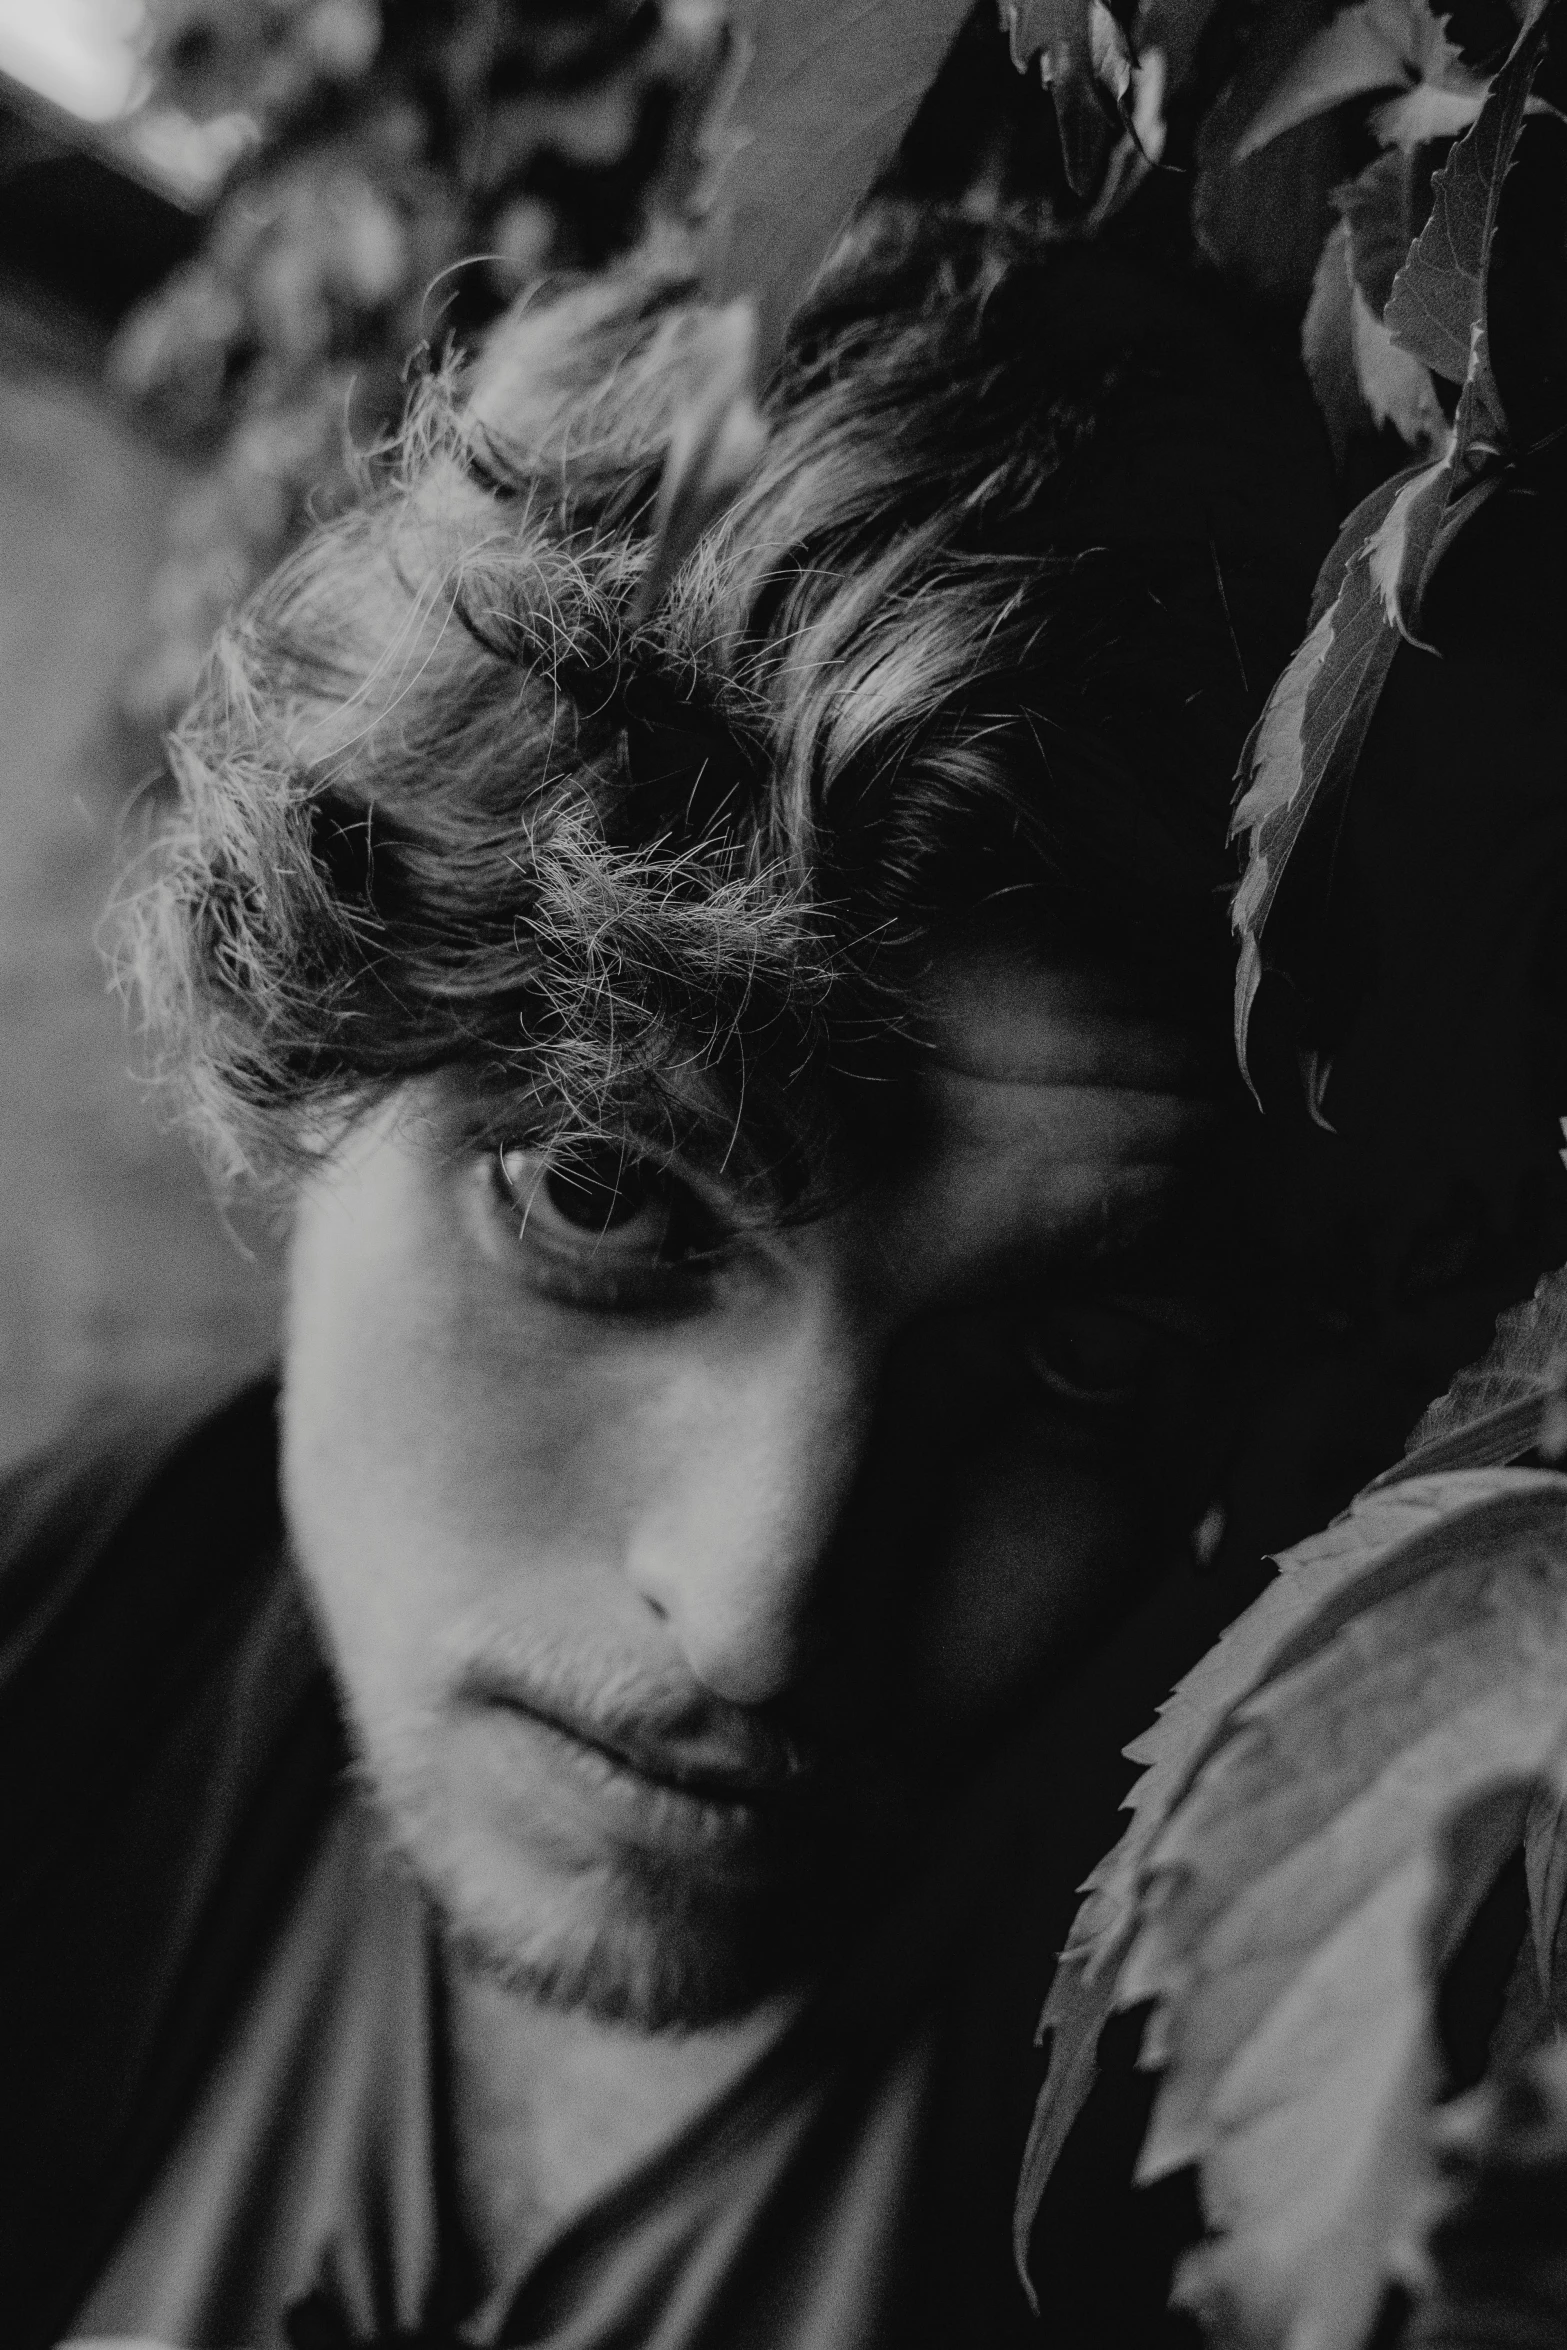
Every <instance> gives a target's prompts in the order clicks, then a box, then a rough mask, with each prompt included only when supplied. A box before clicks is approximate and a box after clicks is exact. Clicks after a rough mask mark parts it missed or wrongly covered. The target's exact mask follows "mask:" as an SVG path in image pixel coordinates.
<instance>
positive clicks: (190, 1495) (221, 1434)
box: [0, 1378, 277, 1702]
mask: <svg viewBox="0 0 1567 2350" xmlns="http://www.w3.org/2000/svg"><path fill="white" fill-rule="evenodd" d="M275 1407H276V1385H275V1382H274V1381H273V1380H271V1379H270V1378H268V1379H262V1380H258V1381H255V1382H253V1383H252V1384H250V1385H248V1386H246V1387H244V1388H243V1389H241V1390H240V1391H239V1392H238V1393H237V1394H235V1395H233V1396H231V1397H230V1398H228V1399H227V1400H226V1401H225V1402H223V1403H221V1404H220V1405H219V1406H218V1408H217V1409H215V1410H214V1409H212V1408H211V1406H210V1404H209V1406H208V1408H207V1409H206V1410H205V1411H204V1412H203V1411H202V1410H200V1409H199V1408H198V1406H197V1405H196V1404H195V1403H194V1402H193V1400H192V1399H190V1398H189V1397H184V1398H180V1397H167V1398H163V1399H160V1400H157V1401H152V1402H147V1401H140V1400H134V1399H130V1398H119V1399H110V1400H107V1401H101V1402H98V1403H95V1404H94V1405H93V1406H91V1407H90V1408H89V1409H88V1410H86V1411H84V1412H83V1413H82V1414H81V1415H80V1416H79V1417H78V1418H77V1419H76V1420H74V1421H73V1422H72V1423H71V1424H70V1425H69V1426H68V1427H66V1428H65V1429H64V1430H63V1431H62V1432H61V1433H60V1435H59V1436H57V1437H56V1438H55V1439H54V1440H53V1441H52V1442H50V1443H49V1444H47V1445H45V1446H43V1447H41V1448H39V1449H38V1450H37V1451H35V1452H33V1453H30V1454H29V1455H27V1456H26V1457H25V1458H24V1459H22V1460H20V1461H18V1462H15V1463H13V1464H12V1465H11V1466H10V1467H9V1468H7V1469H5V1470H4V1471H0V1702H3V1692H4V1691H5V1690H6V1689H7V1687H8V1686H9V1685H10V1684H11V1682H12V1680H13V1678H14V1676H15V1675H16V1674H17V1673H19V1672H25V1670H26V1668H27V1666H28V1665H29V1664H30V1663H32V1662H34V1661H36V1660H37V1658H38V1657H39V1654H40V1652H41V1651H42V1650H43V1649H46V1648H47V1647H48V1645H49V1644H50V1641H51V1638H64V1637H67V1636H68V1634H69V1630H70V1627H71V1625H72V1622H73V1619H76V1618H78V1617H79V1616H80V1614H81V1612H82V1610H83V1609H84V1608H90V1606H91V1603H92V1600H93V1598H94V1597H95V1596H96V1595H99V1594H100V1593H102V1594H104V1595H106V1592H107V1588H108V1587H109V1586H112V1585H115V1584H123V1583H124V1582H125V1580H126V1579H127V1577H129V1578H130V1579H132V1580H134V1579H136V1577H137V1573H138V1570H140V1572H141V1574H142V1576H143V1578H144V1579H150V1580H151V1581H153V1582H154V1583H156V1584H158V1585H162V1586H164V1587H165V1588H167V1587H168V1586H170V1585H172V1584H175V1583H178V1582H179V1581H180V1580H181V1577H180V1574H179V1567H180V1563H181V1556H182V1554H183V1553H185V1552H187V1551H188V1550H190V1549H191V1548H192V1547H194V1546H196V1545H201V1546H203V1547H205V1546H212V1547H215V1548H228V1549H230V1551H231V1552H232V1549H233V1548H234V1547H235V1546H236V1545H235V1542H234V1538H235V1537H238V1538H239V1540H238V1545H237V1547H240V1548H253V1547H256V1546H258V1545H264V1544H265V1543H266V1542H267V1540H268V1537H269V1536H271V1535H272V1534H273V1533H274V1532H275V1529H276V1523H277V1501H276V1485H277V1463H276V1436H275ZM225 1535H227V1536H228V1538H229V1539H228V1541H227V1542H225V1540H224V1537H225ZM247 1538H248V1539H247ZM149 1568H150V1569H151V1570H152V1572H151V1576H150V1578H148V1569H149ZM171 1596H172V1594H171Z"/></svg>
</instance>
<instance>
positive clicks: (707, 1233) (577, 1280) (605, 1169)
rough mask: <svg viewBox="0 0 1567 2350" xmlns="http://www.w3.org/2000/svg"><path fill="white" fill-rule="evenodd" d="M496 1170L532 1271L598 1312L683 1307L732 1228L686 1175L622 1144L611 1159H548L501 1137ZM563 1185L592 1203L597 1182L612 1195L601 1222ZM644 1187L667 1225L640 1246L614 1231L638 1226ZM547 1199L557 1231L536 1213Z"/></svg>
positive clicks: (554, 1292)
mask: <svg viewBox="0 0 1567 2350" xmlns="http://www.w3.org/2000/svg"><path fill="white" fill-rule="evenodd" d="M512 1159H516V1160H519V1161H521V1162H522V1166H521V1170H520V1174H521V1180H518V1178H517V1175H516V1174H514V1173H513V1172H512V1171H511V1170H510V1169H509V1168H508V1164H507V1162H508V1161H509V1160H512ZM490 1175H491V1186H492V1189H493V1192H494V1194H495V1196H496V1198H497V1200H498V1202H499V1204H500V1206H501V1209H502V1211H503V1212H504V1213H505V1214H506V1215H507V1217H508V1219H510V1220H515V1233H516V1239H517V1241H518V1243H519V1245H520V1246H521V1247H522V1249H523V1250H524V1252H525V1256H526V1265H527V1273H528V1278H529V1280H530V1281H531V1283H532V1284H533V1286H534V1287H535V1288H536V1289H538V1290H539V1291H541V1292H542V1293H543V1294H544V1295H545V1296H548V1297H552V1298H555V1299H557V1300H558V1301H559V1302H561V1303H563V1304H567V1305H579V1306H583V1307H585V1308H589V1309H591V1310H594V1311H596V1312H600V1313H626V1312H636V1311H639V1310H641V1311H647V1310H661V1311H666V1312H667V1311H672V1310H678V1309H680V1308H682V1307H686V1306H690V1305H694V1304H695V1303H696V1302H697V1301H698V1299H699V1298H700V1296H701V1295H702V1294H703V1292H704V1291H705V1288H706V1286H707V1283H708V1281H709V1279H710V1277H711V1275H712V1273H713V1271H714V1270H715V1267H716V1266H717V1264H718V1263H719V1262H720V1261H721V1260H722V1256H723V1251H724V1242H725V1240H726V1238H727V1235H726V1234H724V1232H723V1231H722V1230H721V1228H720V1227H719V1224H718V1222H717V1219H716V1218H715V1217H714V1216H713V1215H712V1214H711V1213H710V1211H709V1210H708V1209H707V1208H706V1207H705V1206H704V1204H703V1203H702V1202H701V1201H700V1200H699V1199H698V1198H697V1197H696V1195H695V1193H694V1192H693V1191H692V1190H691V1189H690V1187H689V1186H688V1185H686V1184H683V1183H682V1182H680V1180H679V1178H678V1177H676V1176H674V1175H671V1174H669V1173H667V1172H666V1171H665V1170H664V1169H662V1168H660V1167H659V1166H658V1164H657V1162H656V1161H654V1160H652V1159H649V1158H638V1157H637V1156H635V1155H634V1154H620V1155H618V1156H617V1158H616V1161H615V1163H614V1166H613V1167H612V1168H611V1167H610V1166H608V1165H607V1163H606V1164H601V1165H598V1166H595V1165H594V1163H593V1161H592V1158H591V1157H590V1156H584V1157H583V1158H580V1159H578V1160H577V1161H576V1162H569V1161H568V1162H566V1163H564V1164H562V1163H557V1164H555V1165H551V1164H550V1163H549V1162H548V1161H547V1160H546V1159H543V1158H542V1157H540V1156H539V1155H538V1154H537V1153H535V1152H532V1151H528V1150H525V1149H523V1148H522V1147H521V1146H503V1147H502V1148H501V1149H499V1150H497V1151H495V1152H494V1153H492V1155H491V1158H490ZM628 1179H629V1180H628ZM559 1190H565V1191H566V1192H567V1193H568V1195H569V1194H570V1193H571V1192H572V1191H575V1192H576V1193H577V1194H578V1200H577V1201H576V1202H574V1203H573V1204H575V1205H588V1206H590V1207H591V1203H592V1200H593V1195H594V1192H595V1190H596V1191H597V1192H598V1193H599V1194H600V1195H601V1196H602V1197H603V1198H604V1200H605V1206H606V1211H607V1212H606V1213H605V1215H604V1218H603V1220H602V1222H600V1223H598V1224H597V1225H595V1224H594V1223H593V1222H592V1221H591V1220H589V1219H582V1220H579V1219H578V1218H577V1217H575V1216H573V1215H572V1213H571V1212H570V1208H569V1207H568V1206H566V1205H563V1204H562V1201H561V1199H560V1197H559V1196H558V1193H559ZM638 1191H640V1192H641V1193H642V1195H643V1197H644V1198H645V1199H646V1201H647V1203H648V1205H650V1206H652V1207H653V1208H654V1209H655V1211H656V1210H657V1209H658V1208H659V1207H662V1210H663V1225H662V1229H661V1230H660V1231H658V1233H657V1235H656V1237H654V1236H652V1235H650V1236H649V1240H650V1245H647V1246H643V1247H635V1246H627V1245H626V1244H625V1241H624V1240H620V1241H617V1237H616V1235H617V1230H618V1228H619V1227H620V1226H621V1225H631V1226H633V1227H634V1226H635V1224H636V1222H637V1219H638V1216H639V1214H640V1213H643V1212H644V1209H643V1204H642V1200H641V1199H638V1198H636V1197H635V1194H636V1193H637V1192H638ZM628 1192H629V1193H631V1194H632V1195H633V1199H632V1205H631V1208H630V1212H629V1214H628V1215H626V1216H625V1217H623V1218H617V1217H615V1215H614V1214H613V1212H612V1211H613V1208H614V1206H615V1204H616V1203H617V1202H619V1201H621V1200H623V1199H625V1198H626V1197H627V1195H628ZM552 1194H554V1196H552ZM660 1194H662V1197H661V1198H660ZM541 1200H542V1201H543V1203H544V1206H545V1209H546V1211H547V1213H548V1214H550V1215H551V1216H552V1217H553V1218H554V1219H555V1221H556V1224H557V1229H556V1230H555V1231H553V1232H552V1231H550V1230H549V1229H548V1227H547V1226H546V1225H545V1223H544V1220H543V1218H541V1216H540V1214H539V1205H540V1202H541Z"/></svg>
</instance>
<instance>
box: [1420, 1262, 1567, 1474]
mask: <svg viewBox="0 0 1567 2350" xmlns="http://www.w3.org/2000/svg"><path fill="white" fill-rule="evenodd" d="M1564 1390H1567V1271H1564V1272H1557V1273H1547V1274H1545V1275H1544V1276H1543V1278H1542V1279H1541V1280H1540V1281H1539V1282H1537V1283H1536V1285H1535V1290H1534V1295H1533V1296H1532V1297H1530V1298H1528V1299H1526V1300H1525V1301H1524V1303H1523V1304H1522V1305H1516V1306H1512V1307H1509V1309H1508V1311H1507V1312H1506V1313H1504V1314H1502V1315H1499V1316H1498V1318H1497V1324H1496V1336H1495V1338H1494V1340H1493V1341H1492V1343H1491V1346H1490V1349H1489V1350H1488V1352H1487V1353H1486V1354H1484V1355H1482V1357H1481V1358H1480V1360H1479V1362H1477V1363H1471V1364H1470V1365H1469V1366H1468V1367H1467V1369H1465V1370H1462V1371H1460V1372H1459V1373H1458V1375H1457V1377H1456V1378H1455V1379H1454V1381H1453V1383H1452V1385H1451V1386H1450V1387H1449V1388H1448V1390H1447V1393H1446V1394H1445V1395H1442V1396H1439V1397H1438V1398H1437V1400H1436V1402H1435V1403H1434V1404H1432V1405H1431V1406H1430V1408H1429V1409H1428V1410H1427V1411H1426V1413H1425V1414H1424V1416H1423V1417H1422V1418H1421V1419H1420V1421H1419V1422H1418V1423H1417V1425H1416V1426H1415V1428H1414V1430H1413V1431H1412V1433H1411V1435H1410V1438H1409V1442H1408V1444H1407V1445H1406V1446H1405V1458H1404V1459H1403V1460H1402V1461H1400V1462H1399V1463H1398V1464H1397V1466H1396V1467H1394V1468H1392V1469H1389V1470H1387V1471H1385V1472H1384V1477H1383V1478H1382V1479H1381V1480H1379V1482H1385V1483H1392V1482H1394V1481H1395V1480H1397V1479H1399V1478H1402V1477H1407V1476H1414V1475H1418V1474H1420V1473H1421V1472H1422V1470H1423V1469H1424V1468H1425V1467H1426V1466H1429V1467H1430V1468H1433V1469H1436V1468H1445V1467H1447V1466H1448V1465H1451V1466H1453V1467H1455V1468H1460V1467H1464V1468H1467V1467H1470V1466H1479V1465H1480V1464H1482V1463H1490V1462H1504V1461H1510V1460H1516V1459H1517V1458H1518V1457H1519V1455H1520V1454H1521V1453H1526V1452H1532V1451H1533V1449H1534V1447H1535V1446H1536V1445H1537V1444H1538V1443H1539V1441H1540V1434H1541V1422H1542V1419H1543V1417H1544V1415H1545V1413H1546V1411H1547V1409H1548V1407H1549V1406H1550V1405H1551V1404H1552V1403H1554V1402H1555V1401H1556V1400H1557V1399H1558V1398H1559V1397H1560V1396H1561V1395H1562V1394H1563V1392H1564Z"/></svg>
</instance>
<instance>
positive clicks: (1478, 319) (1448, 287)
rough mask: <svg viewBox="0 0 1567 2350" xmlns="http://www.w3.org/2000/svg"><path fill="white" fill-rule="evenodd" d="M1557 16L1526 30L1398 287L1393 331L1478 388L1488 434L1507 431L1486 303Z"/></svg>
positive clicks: (1457, 153) (1459, 152)
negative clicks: (1509, 191) (1522, 139)
mask: <svg viewBox="0 0 1567 2350" xmlns="http://www.w3.org/2000/svg"><path fill="white" fill-rule="evenodd" d="M1547 14H1548V11H1547V10H1546V9H1545V8H1543V7H1542V8H1540V9H1539V10H1538V11H1537V13H1536V14H1535V15H1534V16H1533V17H1532V19H1531V21H1530V22H1529V23H1528V24H1526V26H1525V28H1524V30H1523V32H1522V33H1520V35H1519V37H1518V39H1517V41H1516V42H1515V43H1514V46H1513V51H1512V55H1511V56H1510V57H1509V58H1508V60H1507V63H1506V65H1505V66H1503V68H1502V70H1501V72H1500V73H1499V74H1498V75H1497V77H1496V80H1495V82H1494V84H1493V85H1492V89H1491V94H1490V96H1489V97H1488V98H1487V100H1486V102H1485V105H1484V106H1483V107H1482V109H1481V111H1480V116H1479V119H1478V121H1477V122H1476V123H1475V125H1474V127H1473V129H1472V130H1470V131H1468V132H1466V133H1465V135H1464V137H1463V138H1461V139H1460V140H1459V141H1458V142H1457V144H1456V146H1455V147H1454V148H1453V151H1452V153H1451V154H1450V155H1449V156H1448V159H1447V161H1446V163H1445V164H1444V165H1443V167H1442V169H1441V170H1440V171H1439V172H1438V173H1437V176H1436V179H1435V181H1434V182H1433V184H1432V190H1431V216H1430V218H1429V219H1428V220H1427V222H1426V225H1425V227H1424V228H1423V229H1422V230H1421V232H1420V237H1419V240H1418V242H1417V243H1416V245H1415V249H1414V251H1413V252H1412V253H1411V254H1410V256H1409V259H1408V260H1407V261H1406V262H1405V264H1404V266H1403V268H1402V269H1401V270H1400V271H1399V273H1398V275H1397V277H1396V278H1395V279H1394V281H1393V290H1392V293H1391V295H1390V296H1389V299H1388V305H1387V312H1386V317H1385V324H1386V326H1387V329H1388V331H1389V333H1390V334H1391V335H1392V336H1393V338H1394V340H1395V341H1396V342H1397V343H1399V344H1400V345H1402V347H1403V349H1404V350H1406V351H1407V352H1409V354H1410V355H1411V357H1412V358H1415V359H1419V360H1422V361H1423V362H1424V364H1425V365H1426V366H1427V367H1429V368H1430V369H1431V370H1432V372H1433V373H1434V374H1436V375H1441V376H1445V377H1446V378H1447V379H1448V381H1449V382H1450V383H1460V384H1471V383H1472V385H1473V387H1474V400H1475V402H1476V404H1477V406H1478V409H1479V411H1480V416H1479V418H1478V419H1477V423H1478V424H1479V425H1480V426H1481V428H1482V429H1485V430H1487V431H1490V432H1493V433H1497V434H1500V433H1502V432H1504V431H1505V428H1506V427H1505V418H1504V416H1503V412H1502V400H1501V394H1500V393H1499V392H1498V390H1497V388H1496V379H1495V377H1494V375H1493V373H1492V371H1491V359H1490V350H1489V337H1488V333H1487V319H1486V296H1487V291H1488V285H1489V278H1490V269H1491V253H1492V247H1493V245H1494V243H1495V239H1496V223H1497V216H1498V213H1499V210H1500V206H1501V197H1502V183H1503V181H1504V180H1505V179H1506V177H1507V174H1508V171H1509V170H1510V169H1511V167H1512V163H1513V158H1514V156H1515V155H1516V154H1517V151H1518V140H1519V136H1520V134H1521V133H1522V130H1523V125H1524V118H1525V114H1526V112H1527V109H1528V103H1529V93H1530V90H1531V88H1532V87H1533V84H1534V77H1535V75H1536V73H1537V72H1538V71H1539V66H1540V58H1541V54H1542V51H1543V47H1544V41H1545V28H1546V22H1547Z"/></svg>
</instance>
